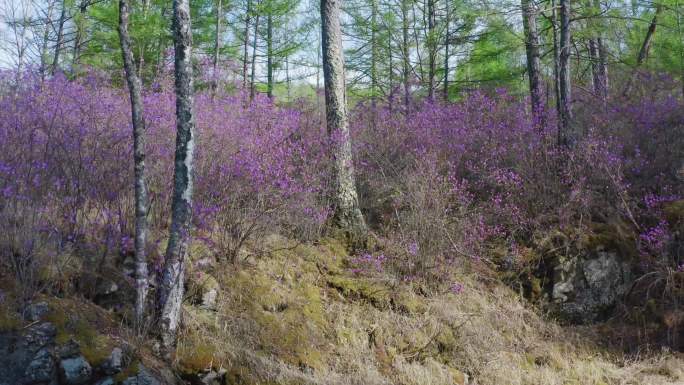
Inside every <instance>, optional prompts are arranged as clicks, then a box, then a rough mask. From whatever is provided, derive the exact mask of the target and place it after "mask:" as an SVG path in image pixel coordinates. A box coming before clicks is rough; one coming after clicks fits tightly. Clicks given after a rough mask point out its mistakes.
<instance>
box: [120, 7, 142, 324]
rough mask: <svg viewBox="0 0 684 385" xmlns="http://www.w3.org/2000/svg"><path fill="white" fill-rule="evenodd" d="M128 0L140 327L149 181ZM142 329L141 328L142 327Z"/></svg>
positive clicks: (126, 46) (126, 44) (125, 40)
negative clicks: (146, 179)
mask: <svg viewBox="0 0 684 385" xmlns="http://www.w3.org/2000/svg"><path fill="white" fill-rule="evenodd" d="M128 18H129V11H128V0H119V41H120V43H121V55H122V57H123V63H124V70H125V72H126V82H127V83H128V92H129V94H130V98H131V121H132V124H133V163H134V175H135V283H136V285H135V287H136V296H135V321H136V326H137V327H138V328H140V327H141V326H142V325H143V321H144V317H145V304H146V301H147V290H148V273H147V257H146V255H145V244H146V240H147V210H148V205H147V184H146V182H145V121H144V118H143V104H142V96H141V88H142V85H141V82H140V78H139V77H138V74H137V72H136V68H135V60H134V59H133V51H132V49H131V38H130V36H129V34H128ZM139 330H140V329H139Z"/></svg>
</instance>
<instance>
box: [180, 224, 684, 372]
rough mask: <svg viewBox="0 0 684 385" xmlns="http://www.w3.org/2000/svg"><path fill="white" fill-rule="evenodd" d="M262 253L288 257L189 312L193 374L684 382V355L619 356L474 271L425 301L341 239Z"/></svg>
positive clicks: (277, 242)
mask: <svg viewBox="0 0 684 385" xmlns="http://www.w3.org/2000/svg"><path fill="white" fill-rule="evenodd" d="M259 246H260V249H262V250H263V249H264V246H267V247H266V249H268V248H270V249H278V251H276V252H273V253H270V254H268V255H262V256H260V257H259V258H250V259H248V260H247V261H246V262H245V264H244V265H243V266H240V267H238V268H235V267H221V268H218V269H216V270H215V271H213V272H212V274H214V275H215V276H216V279H217V280H218V282H219V283H220V285H221V288H222V291H221V294H220V298H219V306H218V309H217V311H215V312H213V311H206V310H200V309H198V308H195V307H192V306H188V307H186V314H185V319H186V329H185V331H184V334H183V338H182V339H181V342H180V345H179V347H180V349H179V356H178V364H179V367H181V368H184V370H186V371H187V372H192V371H199V370H203V369H207V368H210V367H213V368H225V369H227V370H228V373H229V378H230V381H233V382H234V383H245V384H364V385H373V384H378V385H380V384H406V385H412V384H416V385H418V384H420V385H430V384H435V385H436V384H464V383H468V384H480V385H503V384H511V385H516V384H521V385H522V384H540V385H542V384H543V385H555V384H559V385H561V384H562V385H570V384H577V385H591V384H594V385H613V384H615V385H617V384H625V385H626V384H635V385H636V384H649V385H659V384H663V385H664V384H684V371H683V370H684V369H683V368H684V359H683V358H682V357H681V356H679V357H677V356H676V355H675V354H670V353H662V354H657V355H651V356H649V357H642V358H639V359H636V358H627V357H626V356H624V355H622V354H619V353H615V352H610V351H608V350H606V349H604V348H601V347H599V346H597V345H595V344H593V343H591V342H590V341H588V340H587V339H586V337H583V336H585V335H586V334H585V333H581V334H580V332H579V331H578V330H577V329H567V328H566V329H564V328H561V327H560V326H558V325H556V324H554V323H553V322H550V321H547V320H545V319H543V318H542V317H540V316H539V315H538V314H537V313H536V312H535V311H533V310H531V309H530V308H529V307H527V306H526V305H525V304H524V303H523V301H521V299H520V298H519V296H518V295H517V294H516V293H514V292H513V291H511V290H510V289H508V288H506V287H504V286H502V285H500V284H493V283H488V284H485V283H483V282H479V281H478V280H477V279H476V278H475V277H476V276H475V275H472V274H464V273H454V276H453V277H452V278H453V280H454V281H456V282H460V283H462V284H464V286H465V289H464V290H463V292H461V293H460V294H453V293H451V292H449V291H448V290H447V288H444V290H443V291H441V292H436V293H433V294H430V295H427V296H426V295H418V294H416V293H415V292H418V291H419V290H414V289H415V288H413V287H411V286H410V285H407V284H402V283H399V282H396V281H393V280H392V279H390V278H382V277H375V278H372V279H370V278H367V277H366V278H363V277H357V276H354V275H352V274H351V273H349V272H348V271H347V269H345V267H344V260H345V258H344V257H345V256H344V252H343V248H342V247H341V246H340V245H339V244H337V243H336V242H334V241H327V242H324V243H323V245H319V246H311V245H297V246H293V245H289V244H288V243H287V242H286V240H284V239H280V238H277V237H271V238H269V239H266V240H264V241H263V242H262V243H260V245H259ZM290 246H292V247H290ZM233 382H230V383H233Z"/></svg>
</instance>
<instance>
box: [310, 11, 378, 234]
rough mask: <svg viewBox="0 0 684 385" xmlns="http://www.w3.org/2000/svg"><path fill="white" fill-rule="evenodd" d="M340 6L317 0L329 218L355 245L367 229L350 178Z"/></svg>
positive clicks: (350, 161) (351, 167) (352, 166)
mask: <svg viewBox="0 0 684 385" xmlns="http://www.w3.org/2000/svg"><path fill="white" fill-rule="evenodd" d="M340 8H341V0H321V37H322V39H321V40H322V43H323V77H324V81H325V107H326V123H327V130H328V135H329V136H330V137H331V138H332V139H333V143H334V150H333V151H334V154H333V155H334V165H333V170H334V183H335V191H334V196H333V204H334V206H335V207H334V215H333V221H334V223H335V225H336V226H338V227H339V228H340V229H342V230H343V231H344V232H345V235H346V236H347V237H348V238H349V240H350V241H351V244H352V245H353V246H355V247H356V246H359V245H362V244H364V243H365V241H366V235H367V234H366V233H367V228H366V222H365V220H364V218H363V215H362V214H361V209H360V208H359V200H358V195H357V192H356V184H355V180H354V163H353V159H352V146H351V138H350V135H349V121H348V118H347V100H346V99H347V98H346V89H345V78H344V58H343V55H342V30H341V28H340Z"/></svg>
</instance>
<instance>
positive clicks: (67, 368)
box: [59, 356, 93, 385]
mask: <svg viewBox="0 0 684 385" xmlns="http://www.w3.org/2000/svg"><path fill="white" fill-rule="evenodd" d="M59 366H60V369H61V374H62V380H63V382H64V383H65V384H67V385H78V384H85V383H86V382H88V381H89V380H90V376H91V375H92V371H93V370H92V368H91V367H90V364H89V363H88V361H86V359H85V358H84V357H83V356H77V357H74V358H67V359H64V360H62V361H61V362H60V363H59Z"/></svg>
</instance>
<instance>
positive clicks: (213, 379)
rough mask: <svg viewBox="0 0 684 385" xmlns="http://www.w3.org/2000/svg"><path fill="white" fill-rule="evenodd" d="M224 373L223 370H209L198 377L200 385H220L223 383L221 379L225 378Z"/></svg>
mask: <svg viewBox="0 0 684 385" xmlns="http://www.w3.org/2000/svg"><path fill="white" fill-rule="evenodd" d="M226 372H227V371H226V370H225V369H222V370H219V371H215V370H211V371H209V372H208V373H206V374H204V375H201V376H200V383H201V384H202V385H221V384H223V383H224V381H223V379H224V378H225V376H226Z"/></svg>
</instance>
